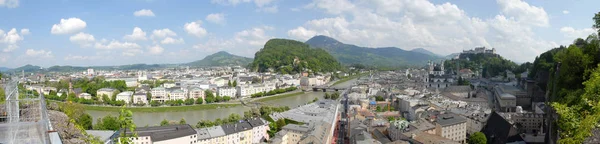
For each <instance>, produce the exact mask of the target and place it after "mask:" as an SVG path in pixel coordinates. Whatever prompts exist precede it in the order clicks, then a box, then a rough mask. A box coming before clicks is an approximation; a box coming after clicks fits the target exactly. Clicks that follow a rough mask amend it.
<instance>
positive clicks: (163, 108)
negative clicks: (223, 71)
mask: <svg viewBox="0 0 600 144" xmlns="http://www.w3.org/2000/svg"><path fill="white" fill-rule="evenodd" d="M53 102H54V103H63V102H58V101H53ZM82 105H83V108H84V109H85V110H93V111H106V112H119V111H120V110H121V107H120V106H94V105H85V104H82ZM240 105H241V104H198V105H185V106H161V107H126V108H127V109H129V110H131V111H132V112H149V113H152V112H183V111H192V110H209V109H220V108H230V107H236V106H240Z"/></svg>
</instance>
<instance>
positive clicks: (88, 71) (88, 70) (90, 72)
mask: <svg viewBox="0 0 600 144" xmlns="http://www.w3.org/2000/svg"><path fill="white" fill-rule="evenodd" d="M87 74H88V75H95V73H94V69H91V68H89V69H87Z"/></svg>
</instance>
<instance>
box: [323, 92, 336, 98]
mask: <svg viewBox="0 0 600 144" xmlns="http://www.w3.org/2000/svg"><path fill="white" fill-rule="evenodd" d="M324 98H325V99H332V100H336V99H338V98H340V93H338V92H335V93H332V94H329V93H325V96H324Z"/></svg>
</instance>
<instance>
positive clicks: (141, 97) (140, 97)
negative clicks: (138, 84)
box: [133, 93, 148, 104]
mask: <svg viewBox="0 0 600 144" xmlns="http://www.w3.org/2000/svg"><path fill="white" fill-rule="evenodd" d="M133 103H134V104H142V103H143V104H148V99H147V97H146V93H135V94H133Z"/></svg>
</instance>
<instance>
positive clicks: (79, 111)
mask: <svg viewBox="0 0 600 144" xmlns="http://www.w3.org/2000/svg"><path fill="white" fill-rule="evenodd" d="M59 109H60V110H61V111H62V112H64V113H65V114H66V115H67V116H68V117H69V118H70V119H74V120H75V121H79V118H80V117H81V116H82V115H83V114H84V112H85V110H84V108H83V105H81V104H78V103H74V102H71V101H69V102H65V103H63V104H62V105H60V107H59Z"/></svg>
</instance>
